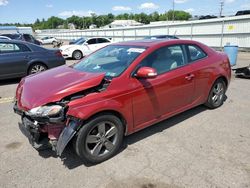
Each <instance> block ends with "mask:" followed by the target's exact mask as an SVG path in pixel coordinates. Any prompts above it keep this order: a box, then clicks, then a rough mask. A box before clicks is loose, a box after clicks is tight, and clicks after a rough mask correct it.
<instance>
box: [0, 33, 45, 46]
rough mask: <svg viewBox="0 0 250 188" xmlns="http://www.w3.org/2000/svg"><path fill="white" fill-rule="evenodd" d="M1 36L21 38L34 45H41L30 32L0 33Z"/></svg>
mask: <svg viewBox="0 0 250 188" xmlns="http://www.w3.org/2000/svg"><path fill="white" fill-rule="evenodd" d="M1 36H4V37H8V38H9V39H12V40H13V39H14V40H22V41H26V42H30V43H33V44H36V45H41V43H40V42H39V41H38V40H36V39H35V38H34V37H33V36H32V35H30V34H22V33H14V34H1V35H0V37H1Z"/></svg>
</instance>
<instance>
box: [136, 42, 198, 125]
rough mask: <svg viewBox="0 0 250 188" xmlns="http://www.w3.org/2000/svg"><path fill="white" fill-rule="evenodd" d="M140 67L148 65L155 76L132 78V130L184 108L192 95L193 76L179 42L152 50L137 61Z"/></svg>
mask: <svg viewBox="0 0 250 188" xmlns="http://www.w3.org/2000/svg"><path fill="white" fill-rule="evenodd" d="M141 66H151V67H153V68H155V69H156V70H157V72H158V74H159V75H158V76H157V77H156V78H153V79H137V78H132V79H133V80H132V82H133V85H134V86H135V90H134V94H133V113H134V125H135V128H136V129H137V128H138V129H140V128H143V127H144V126H147V125H148V124H150V122H151V121H155V120H156V119H159V118H161V117H162V116H168V114H169V115H170V114H172V113H174V112H176V111H179V110H182V109H184V108H185V107H186V106H188V105H189V104H190V103H191V99H192V95H193V94H194V77H193V76H194V75H193V74H192V69H191V65H188V64H186V58H185V55H184V50H183V47H182V46H181V45H175V46H170V47H163V48H160V49H158V50H156V51H155V52H153V53H152V54H150V55H149V56H148V57H146V58H145V59H144V60H143V61H142V62H141Z"/></svg>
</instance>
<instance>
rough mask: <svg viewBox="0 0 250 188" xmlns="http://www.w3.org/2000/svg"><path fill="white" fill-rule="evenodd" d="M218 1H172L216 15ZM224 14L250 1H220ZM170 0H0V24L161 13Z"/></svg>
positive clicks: (193, 11) (193, 10)
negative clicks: (92, 15) (92, 16)
mask: <svg viewBox="0 0 250 188" xmlns="http://www.w3.org/2000/svg"><path fill="white" fill-rule="evenodd" d="M220 1H221V0H175V9H176V10H185V11H188V12H190V13H191V14H192V15H208V14H210V15H218V14H219V7H220V6H219V5H220ZM224 2H225V6H224V9H223V13H224V15H234V14H235V13H236V12H237V11H238V10H245V9H250V0H224ZM172 7H173V0H151V1H150V0H88V1H87V0H0V23H13V22H20V23H33V22H34V21H35V20H36V18H39V19H42V18H45V19H47V18H48V17H50V16H58V17H61V18H67V17H70V16H72V15H77V16H87V15H90V14H91V13H96V14H97V15H99V14H107V13H113V14H121V13H140V12H145V13H147V14H148V13H151V12H154V11H158V12H159V13H163V12H165V11H168V10H170V9H172Z"/></svg>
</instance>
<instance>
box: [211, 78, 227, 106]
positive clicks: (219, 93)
mask: <svg viewBox="0 0 250 188" xmlns="http://www.w3.org/2000/svg"><path fill="white" fill-rule="evenodd" d="M223 96H224V87H223V84H222V83H220V82H219V83H217V84H216V85H215V86H214V88H213V95H212V101H213V103H214V105H215V106H218V105H220V104H221V102H222V100H223Z"/></svg>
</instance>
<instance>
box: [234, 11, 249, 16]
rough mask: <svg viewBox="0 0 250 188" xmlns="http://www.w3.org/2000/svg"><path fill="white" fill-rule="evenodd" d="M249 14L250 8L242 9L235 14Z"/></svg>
mask: <svg viewBox="0 0 250 188" xmlns="http://www.w3.org/2000/svg"><path fill="white" fill-rule="evenodd" d="M248 14H250V10H240V11H238V12H237V13H236V14H235V16H241V15H248Z"/></svg>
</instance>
